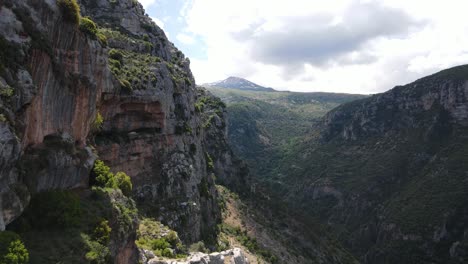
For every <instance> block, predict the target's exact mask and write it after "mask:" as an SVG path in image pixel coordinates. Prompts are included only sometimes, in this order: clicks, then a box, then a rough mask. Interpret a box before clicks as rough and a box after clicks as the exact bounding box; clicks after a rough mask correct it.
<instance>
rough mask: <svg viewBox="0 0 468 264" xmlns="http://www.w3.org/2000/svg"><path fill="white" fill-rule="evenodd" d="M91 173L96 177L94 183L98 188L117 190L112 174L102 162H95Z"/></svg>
mask: <svg viewBox="0 0 468 264" xmlns="http://www.w3.org/2000/svg"><path fill="white" fill-rule="evenodd" d="M93 172H94V174H95V176H96V183H97V185H98V186H101V187H107V188H114V189H116V188H117V182H116V181H115V177H114V174H113V173H112V172H111V171H110V168H109V167H108V166H107V165H106V164H105V163H104V161H102V160H96V162H95V163H94V168H93Z"/></svg>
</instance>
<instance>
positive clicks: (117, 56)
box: [109, 49, 123, 63]
mask: <svg viewBox="0 0 468 264" xmlns="http://www.w3.org/2000/svg"><path fill="white" fill-rule="evenodd" d="M109 58H111V59H113V60H117V61H119V62H120V63H122V61H123V53H122V52H121V51H120V50H116V49H111V50H110V51H109Z"/></svg>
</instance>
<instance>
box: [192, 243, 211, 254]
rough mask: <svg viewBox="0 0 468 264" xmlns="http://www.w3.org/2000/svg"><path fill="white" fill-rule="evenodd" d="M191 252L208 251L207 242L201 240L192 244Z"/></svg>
mask: <svg viewBox="0 0 468 264" xmlns="http://www.w3.org/2000/svg"><path fill="white" fill-rule="evenodd" d="M189 249H190V252H203V253H208V249H207V248H206V246H205V243H203V241H199V242H197V243H193V244H192V245H190V248H189Z"/></svg>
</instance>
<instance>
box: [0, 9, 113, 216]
mask: <svg viewBox="0 0 468 264" xmlns="http://www.w3.org/2000/svg"><path fill="white" fill-rule="evenodd" d="M1 4H2V5H1V9H0V13H1V17H2V19H1V21H0V23H1V26H0V27H2V28H4V29H5V31H2V36H1V37H0V40H1V43H2V48H3V49H4V50H5V49H6V51H4V52H5V53H4V54H3V56H2V61H1V66H2V67H1V68H2V73H1V78H0V83H1V85H0V86H1V87H0V88H1V89H2V97H1V103H0V109H1V110H0V112H1V113H2V116H3V120H2V122H1V123H2V124H1V127H2V136H1V137H2V139H1V141H2V142H4V144H5V148H3V149H2V157H3V160H4V161H5V162H2V164H0V167H1V169H0V171H1V172H2V173H1V174H0V181H1V182H2V187H1V190H0V196H1V198H2V200H1V201H2V203H1V204H2V205H3V206H2V212H3V219H2V220H3V222H4V223H5V224H8V223H9V222H11V221H12V220H13V219H15V218H16V217H17V216H18V215H19V214H20V213H21V212H22V210H23V208H24V207H25V206H26V205H27V203H28V199H29V198H28V197H29V195H30V194H31V193H34V192H36V191H44V190H50V189H66V188H74V187H85V186H87V184H88V183H87V179H88V175H89V171H90V169H91V167H92V164H93V162H94V159H95V155H94V154H92V152H91V150H90V149H89V148H87V147H86V138H87V137H88V134H89V131H90V124H91V123H92V121H93V119H94V117H95V115H96V106H97V102H98V101H99V100H100V97H101V93H102V91H103V90H111V89H113V88H112V87H113V85H112V82H113V78H112V75H111V73H110V71H109V70H108V68H107V52H106V50H104V49H102V48H101V46H100V44H99V43H98V42H97V41H93V40H91V39H90V38H88V37H87V36H86V35H85V34H83V33H82V32H80V31H79V30H77V28H76V26H73V25H71V24H69V23H62V22H60V21H61V17H60V15H59V13H58V10H57V6H56V5H55V1H2V3H1ZM3 183H5V184H3ZM0 222H2V221H0Z"/></svg>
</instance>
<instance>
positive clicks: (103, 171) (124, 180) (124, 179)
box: [93, 160, 133, 196]
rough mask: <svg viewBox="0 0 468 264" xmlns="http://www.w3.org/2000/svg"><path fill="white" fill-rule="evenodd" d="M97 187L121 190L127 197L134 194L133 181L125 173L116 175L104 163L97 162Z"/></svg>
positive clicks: (95, 171) (95, 169)
mask: <svg viewBox="0 0 468 264" xmlns="http://www.w3.org/2000/svg"><path fill="white" fill-rule="evenodd" d="M93 174H94V176H95V181H96V185H98V186H101V187H104V188H112V189H120V190H121V191H122V193H123V194H124V195H126V196H130V195H131V194H132V188H133V185H132V180H131V178H130V177H129V176H128V175H127V174H125V173H124V172H120V171H119V172H117V173H116V174H115V175H114V174H113V173H112V172H111V171H110V168H109V167H108V166H107V165H106V164H105V163H104V162H103V161H102V160H96V162H95V163H94V167H93Z"/></svg>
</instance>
